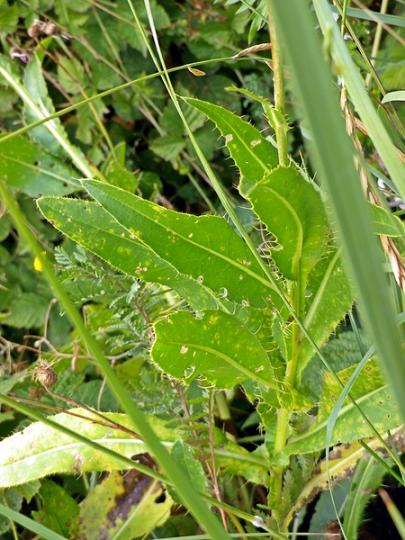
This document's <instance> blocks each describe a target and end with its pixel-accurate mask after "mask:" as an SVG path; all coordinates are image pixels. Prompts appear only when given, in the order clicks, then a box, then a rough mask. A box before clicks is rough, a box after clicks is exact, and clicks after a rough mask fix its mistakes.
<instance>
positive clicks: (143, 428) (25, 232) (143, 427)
mask: <svg viewBox="0 0 405 540" xmlns="http://www.w3.org/2000/svg"><path fill="white" fill-rule="evenodd" d="M0 195H1V197H2V199H3V201H4V202H5V203H6V205H7V207H8V210H9V213H10V216H11V217H12V219H13V220H14V223H15V225H16V228H17V230H18V233H19V235H20V237H21V238H22V239H24V240H25V242H26V243H27V245H28V246H29V248H30V249H31V251H32V253H33V254H34V255H35V256H36V257H38V259H39V260H40V261H41V263H42V266H43V272H44V275H45V277H46V279H47V281H48V283H49V284H50V286H51V288H52V289H53V291H54V294H55V296H56V298H57V299H58V300H59V301H60V303H61V305H62V306H63V308H64V310H65V312H66V314H67V315H68V317H69V319H70V320H71V322H72V323H73V325H74V326H75V328H76V331H77V333H78V335H79V336H80V337H81V339H82V341H83V343H84V345H85V346H86V347H87V349H88V351H89V352H90V354H91V355H92V356H93V357H94V359H95V361H96V363H97V365H98V367H99V369H100V371H101V373H102V375H103V376H104V377H105V378H106V380H107V383H108V385H109V387H110V388H111V390H112V392H113V394H114V395H115V396H116V398H117V400H118V402H119V403H120V405H121V407H122V408H123V410H124V411H125V412H126V413H127V414H128V416H129V418H130V419H131V421H132V423H133V425H134V428H135V430H136V431H137V432H138V433H139V435H140V436H141V438H142V439H143V440H144V441H145V444H146V445H147V447H148V448H149V450H150V452H151V454H152V455H153V456H154V457H155V459H156V461H157V462H158V464H159V465H160V466H161V467H162V469H163V470H164V472H165V473H166V476H167V477H168V479H169V480H170V481H171V482H172V483H173V484H174V485H175V487H176V490H177V493H178V495H179V497H180V499H181V501H182V503H183V504H184V506H185V507H187V508H188V509H189V510H190V512H191V513H192V514H193V516H194V517H195V519H196V520H197V522H198V523H200V525H201V526H202V527H203V528H204V529H205V530H206V532H207V533H208V534H210V535H211V536H212V538H213V539H215V540H217V539H218V540H229V536H228V535H227V534H226V533H225V531H224V530H223V529H222V527H221V526H220V524H219V521H218V519H217V518H216V517H215V516H214V515H213V514H212V513H211V511H210V509H209V507H208V505H207V503H206V502H205V501H204V500H203V499H202V498H201V496H200V495H199V494H198V493H197V492H196V491H195V489H194V488H193V486H192V485H191V483H190V480H189V478H188V476H187V475H186V474H185V473H184V472H183V470H182V469H181V467H180V466H179V465H178V464H177V462H176V461H174V460H173V458H172V457H171V456H170V454H169V453H168V451H167V450H166V448H165V447H164V446H163V444H162V443H161V442H160V440H159V438H158V437H157V436H156V434H155V433H154V431H153V430H152V428H151V427H150V426H149V423H148V421H147V419H146V417H145V416H144V414H143V413H142V412H141V411H140V410H139V409H138V408H137V407H136V406H135V404H134V402H133V401H132V398H131V397H130V395H129V394H128V392H127V390H126V389H125V387H124V386H123V384H122V383H121V381H120V380H119V379H118V377H117V376H116V374H115V372H114V370H113V368H112V367H111V365H110V363H109V362H108V360H107V359H106V358H105V356H104V354H103V352H102V350H101V348H100V346H99V344H98V343H97V341H96V340H95V339H94V337H93V336H92V335H91V333H90V332H89V331H88V330H87V328H86V326H85V324H84V322H83V319H82V317H81V315H80V314H79V312H78V311H77V309H76V306H75V305H74V303H73V302H72V301H71V300H70V298H69V296H68V295H67V293H66V292H65V290H64V288H63V287H62V285H61V284H60V283H59V280H58V278H57V276H56V274H55V272H54V270H53V267H52V264H51V263H50V262H49V261H48V260H47V258H46V257H44V255H43V253H42V248H41V246H40V245H39V243H38V242H37V240H36V239H35V237H34V235H33V233H32V232H31V230H30V229H29V227H28V226H27V224H26V221H25V218H24V216H23V214H22V213H21V210H20V209H19V207H18V205H17V204H16V202H15V201H14V199H13V197H12V196H11V194H10V193H9V191H8V189H7V188H6V186H5V185H4V183H3V181H1V180H0Z"/></svg>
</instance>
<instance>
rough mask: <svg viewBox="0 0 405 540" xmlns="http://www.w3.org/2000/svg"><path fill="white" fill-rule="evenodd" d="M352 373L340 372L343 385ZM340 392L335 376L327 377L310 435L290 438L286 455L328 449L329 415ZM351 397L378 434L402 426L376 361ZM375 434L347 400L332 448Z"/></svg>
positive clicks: (369, 365)
mask: <svg viewBox="0 0 405 540" xmlns="http://www.w3.org/2000/svg"><path fill="white" fill-rule="evenodd" d="M353 369H354V367H349V368H346V369H344V370H342V371H340V372H339V378H340V379H341V381H342V382H343V383H344V384H345V383H346V381H347V380H348V379H349V377H350V375H351V374H352V372H353ZM341 391H342V387H341V385H340V384H339V383H338V382H337V381H336V380H335V378H334V377H333V375H332V374H330V373H326V374H325V377H324V385H323V390H322V394H321V399H320V405H319V412H318V416H317V419H316V421H315V422H314V423H313V424H312V426H311V427H310V429H308V430H307V431H304V432H303V433H301V434H299V435H295V436H293V437H291V439H290V440H289V442H288V444H287V447H286V448H285V450H284V455H291V454H306V453H309V452H314V451H316V450H322V449H323V448H325V441H326V429H327V424H328V419H329V415H330V413H331V411H332V409H333V406H334V404H335V403H336V400H337V399H338V397H339V395H340V393H341ZM351 396H352V397H353V398H354V399H355V400H356V401H357V403H358V405H360V407H361V409H362V411H363V413H364V414H365V415H366V416H367V418H368V419H369V421H370V422H371V423H372V424H373V426H374V429H375V430H377V431H378V432H379V433H386V432H387V431H388V430H389V429H393V428H395V427H398V426H399V425H400V424H401V415H400V414H399V410H398V407H397V406H396V403H395V400H394V397H393V394H392V392H391V390H390V388H389V387H388V386H387V384H386V383H385V381H384V380H383V379H382V377H381V374H380V372H379V370H378V367H377V365H376V363H375V361H371V362H369V363H368V364H367V366H366V367H365V368H364V371H363V376H362V377H359V378H358V379H357V380H356V382H355V383H354V385H353V387H352V390H351ZM374 433H375V431H374V430H373V429H372V428H371V426H370V425H369V423H368V422H366V420H365V419H364V417H363V416H362V414H361V413H360V412H359V410H358V409H357V407H356V406H355V405H354V404H353V403H352V402H351V401H350V400H349V399H348V398H347V400H346V401H345V403H344V405H343V407H342V408H341V409H340V412H339V414H338V417H337V420H336V423H335V427H334V430H333V434H332V438H331V441H330V444H331V445H335V444H337V443H348V442H352V441H356V440H358V439H362V438H364V437H370V436H372V435H374Z"/></svg>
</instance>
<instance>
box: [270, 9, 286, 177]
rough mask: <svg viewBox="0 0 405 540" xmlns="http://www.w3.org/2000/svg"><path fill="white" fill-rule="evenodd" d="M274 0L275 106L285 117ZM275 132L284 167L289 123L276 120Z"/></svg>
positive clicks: (272, 21)
mask: <svg viewBox="0 0 405 540" xmlns="http://www.w3.org/2000/svg"><path fill="white" fill-rule="evenodd" d="M272 10H273V8H272V0H269V2H268V12H269V15H268V18H269V32H270V41H271V57H272V60H273V81H274V106H275V108H276V110H277V111H278V113H279V116H280V117H281V118H283V119H285V91H284V78H283V65H282V64H283V63H282V55H281V44H280V41H279V39H278V35H277V29H276V25H275V23H274V18H273V11H272ZM274 130H275V134H276V140H277V150H278V160H279V163H280V165H282V166H283V167H287V166H288V152H287V125H286V122H285V120H284V121H283V122H275V127H274Z"/></svg>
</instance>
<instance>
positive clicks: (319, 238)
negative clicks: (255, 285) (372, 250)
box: [249, 167, 328, 280]
mask: <svg viewBox="0 0 405 540" xmlns="http://www.w3.org/2000/svg"><path fill="white" fill-rule="evenodd" d="M249 200H250V201H251V202H252V205H253V209H254V211H255V212H256V214H257V215H258V216H259V218H260V219H261V221H262V222H263V223H264V225H265V226H266V228H267V230H268V231H269V232H270V233H272V234H273V235H274V236H275V239H276V241H277V244H278V246H277V248H276V249H272V250H271V255H272V258H273V259H274V260H275V262H276V263H277V266H278V267H279V269H280V270H281V272H282V273H283V274H284V276H285V277H286V278H288V279H292V280H296V279H299V278H301V280H303V279H304V276H306V275H307V274H308V273H309V271H310V270H311V269H312V267H313V266H314V265H315V264H316V263H317V261H318V260H319V258H320V257H321V255H322V252H323V250H324V247H325V243H326V241H327V231H328V223H327V219H326V215H325V211H324V206H323V203H322V200H321V197H320V195H319V192H318V191H317V190H316V189H315V188H314V186H313V185H311V184H310V183H309V182H307V181H306V180H305V179H304V178H303V176H302V175H301V174H300V173H299V171H298V170H297V169H295V168H293V167H278V168H277V169H274V170H273V171H272V172H271V173H269V174H267V175H266V176H265V177H264V178H263V179H262V180H261V181H260V182H259V183H258V185H257V186H256V187H255V188H254V189H253V190H252V191H251V193H250V195H249Z"/></svg>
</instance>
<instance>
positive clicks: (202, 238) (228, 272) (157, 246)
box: [84, 180, 278, 307]
mask: <svg viewBox="0 0 405 540" xmlns="http://www.w3.org/2000/svg"><path fill="white" fill-rule="evenodd" d="M84 186H85V187H86V189H87V191H88V192H89V193H90V195H91V196H92V197H94V198H95V199H96V200H97V201H98V202H99V203H100V204H101V205H102V206H103V207H104V208H105V209H106V210H107V211H108V212H110V213H111V214H112V215H113V216H114V217H115V219H117V221H118V222H119V223H120V224H121V225H123V226H124V227H126V228H127V229H128V231H129V232H130V233H131V234H132V235H134V236H135V237H136V238H140V239H141V240H142V241H143V242H145V244H147V245H148V246H150V247H151V248H152V249H153V250H154V251H155V252H156V253H157V254H158V255H159V256H160V257H161V258H162V259H164V260H166V261H168V262H170V263H171V264H172V265H173V266H174V267H176V268H177V270H178V271H179V272H181V273H183V274H186V275H190V276H192V277H193V278H194V279H197V280H198V281H199V282H200V283H203V284H204V285H205V286H206V287H209V288H210V289H212V290H213V291H215V292H217V293H219V294H221V295H222V296H223V297H224V298H229V299H230V300H236V301H238V302H247V303H249V304H251V305H253V306H257V307H264V306H265V305H266V301H267V300H270V301H273V300H274V299H275V298H278V296H277V295H276V293H275V292H274V289H273V287H272V285H271V284H270V283H269V282H268V280H267V279H266V277H265V274H264V272H263V270H262V269H261V268H260V266H259V264H258V262H257V261H256V259H255V258H254V257H253V255H252V253H251V251H250V250H249V248H248V247H247V246H246V245H245V243H244V242H243V240H242V239H241V238H240V237H239V236H238V235H237V234H236V232H234V230H233V229H232V228H231V227H230V225H228V223H227V222H226V220H225V219H224V218H221V217H218V216H193V215H190V214H183V213H181V212H175V211H173V210H167V209H166V208H163V207H161V206H158V205H156V204H154V203H152V202H150V201H146V200H144V199H141V198H140V197H137V196H136V195H132V194H130V193H128V192H126V191H123V190H121V189H118V188H116V187H114V186H111V185H108V184H104V183H102V182H98V181H95V180H87V181H86V182H85V183H84Z"/></svg>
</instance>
